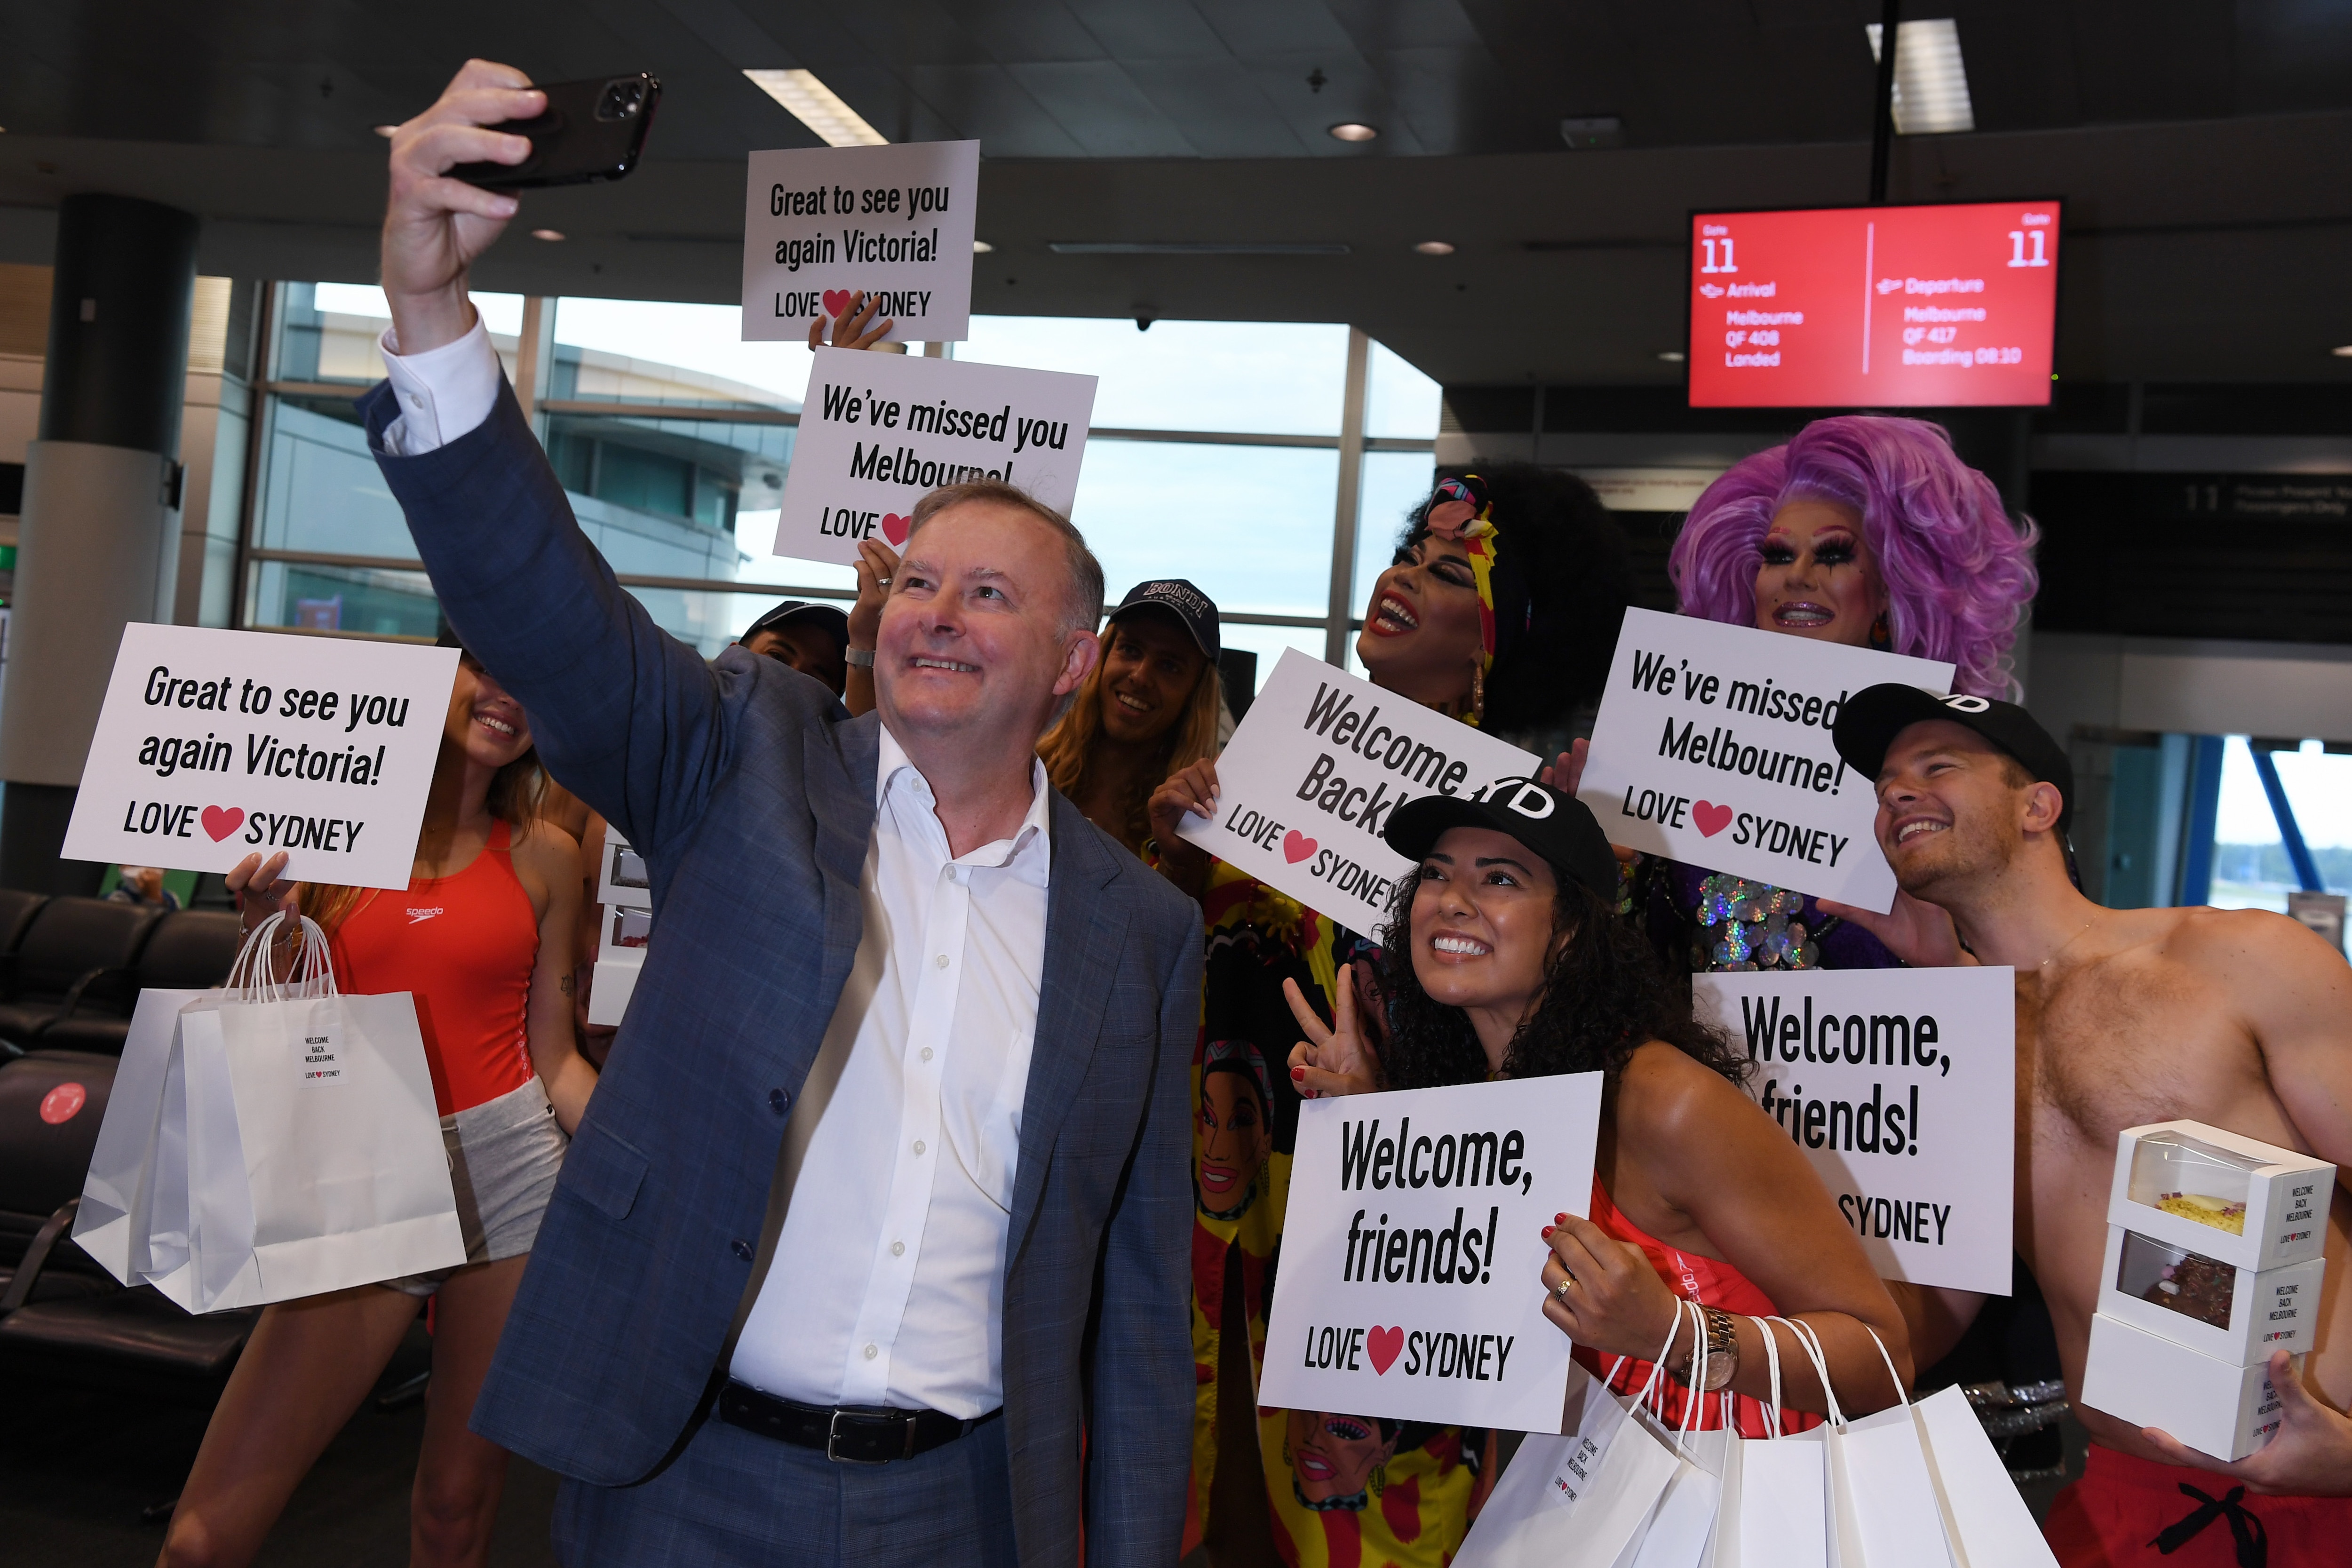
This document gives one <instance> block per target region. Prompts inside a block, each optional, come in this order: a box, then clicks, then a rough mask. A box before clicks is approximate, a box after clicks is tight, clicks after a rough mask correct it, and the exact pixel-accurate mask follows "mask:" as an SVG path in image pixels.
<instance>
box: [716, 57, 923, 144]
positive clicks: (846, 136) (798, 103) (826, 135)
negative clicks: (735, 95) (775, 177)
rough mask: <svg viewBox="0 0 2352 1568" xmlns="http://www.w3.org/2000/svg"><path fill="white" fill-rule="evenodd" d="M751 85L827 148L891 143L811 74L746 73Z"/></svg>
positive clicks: (790, 71) (800, 71)
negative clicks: (815, 136)
mask: <svg viewBox="0 0 2352 1568" xmlns="http://www.w3.org/2000/svg"><path fill="white" fill-rule="evenodd" d="M743 74H744V75H745V76H747V77H750V78H751V85H752V86H754V87H756V88H758V89H760V90H761V92H764V93H766V94H767V95H768V96H769V97H770V98H772V99H774V100H776V101H777V102H778V103H781V104H782V105H783V106H784V107H785V108H786V109H788V110H791V111H792V115H793V119H795V120H797V121H800V122H801V123H802V124H803V125H805V126H807V127H808V128H809V129H810V130H811V131H814V132H816V134H817V139H818V140H819V141H821V142H824V144H825V145H826V146H828V147H879V146H882V145H883V144H884V143H886V142H888V141H889V140H890V139H889V138H888V137H887V136H885V135H883V134H882V132H879V131H877V130H875V129H874V127H872V126H871V125H868V124H866V121H863V120H860V119H859V118H858V117H857V110H854V109H852V108H850V107H849V105H847V104H845V103H844V102H842V101H841V98H840V96H839V95H838V94H837V93H835V91H834V90H833V89H831V88H829V87H827V86H825V85H824V83H823V82H821V81H819V80H817V79H816V73H815V72H814V71H804V70H747V71H745V72H744V73H743Z"/></svg>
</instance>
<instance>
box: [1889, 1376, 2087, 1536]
mask: <svg viewBox="0 0 2352 1568" xmlns="http://www.w3.org/2000/svg"><path fill="white" fill-rule="evenodd" d="M1911 1414H1912V1416H1913V1417H1914V1418H1915V1419H1916V1421H1917V1422H1918V1424H1919V1435H1920V1436H1921V1438H1922V1439H1923V1440H1925V1442H1926V1443H1927V1468H1928V1470H1929V1473H1930V1474H1931V1475H1932V1476H1933V1477H1934V1479H1935V1482H1936V1501H1937V1505H1938V1506H1939V1507H1940V1508H1941V1509H1942V1510H1943V1516H1944V1529H1945V1531H1946V1533H1947V1535H1948V1538H1949V1540H1950V1542H1951V1544H1952V1556H1953V1559H1954V1560H1955V1561H1956V1562H1957V1563H1958V1564H1959V1568H2058V1559H2057V1557H2056V1555H2055V1554H2054V1553H2053V1552H2051V1550H2050V1543H2049V1542H2046V1541H2044V1540H2043V1539H2042V1531H2041V1528H2040V1527H2039V1526H2037V1525H2036V1524H2035V1523H2034V1522H2033V1512H2032V1510H2030V1509H2028V1508H2027V1507H2026V1506H2025V1499H2024V1498H2023V1497H2021V1496H2020V1495H2019V1494H2018V1490H2017V1483H2016V1482H2015V1481H2012V1480H2011V1479H2010V1477H2009V1468H2008V1467H2007V1466H2005V1465H2003V1464H2002V1463H2001V1462H2000V1454H1998V1453H1996V1452H1995V1451H1994V1450H1993V1446H1992V1439H1991V1438H1990V1437H1988V1436H1985V1429H1984V1424H1983V1423H1982V1422H1980V1421H1979V1420H1978V1419H1977V1413H1976V1411H1975V1409H1974V1408H1973V1407H1971V1406H1970V1405H1969V1399H1968V1395H1967V1394H1962V1393H1961V1392H1960V1391H1959V1390H1958V1388H1956V1387H1955V1388H1947V1389H1943V1390H1940V1391H1939V1392H1937V1393H1935V1394H1929V1395H1928V1396H1927V1398H1925V1399H1922V1400H1920V1401H1919V1402H1918V1403H1917V1404H1916V1405H1913V1406H1911Z"/></svg>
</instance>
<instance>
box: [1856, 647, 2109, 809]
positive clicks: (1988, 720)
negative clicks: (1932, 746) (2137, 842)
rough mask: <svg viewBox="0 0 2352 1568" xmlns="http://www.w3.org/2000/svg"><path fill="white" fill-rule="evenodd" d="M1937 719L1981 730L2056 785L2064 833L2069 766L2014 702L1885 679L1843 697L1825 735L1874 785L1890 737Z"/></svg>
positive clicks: (2069, 805)
mask: <svg viewBox="0 0 2352 1568" xmlns="http://www.w3.org/2000/svg"><path fill="white" fill-rule="evenodd" d="M1939 720H1940V721H1944V722H1946V723H1951V724H1958V725H1959V726H1960V727H1961V728H1963V729H1967V730H1973V731H1976V732H1977V733H1978V734H1979V735H1982V736H1983V737H1984V738H1985V739H1986V740H1988V741H1990V742H1992V743H1993V744H1994V745H1996V746H1998V747H2000V749H2001V750H2002V751H2004V752H2008V753H2009V754H2010V755H2011V756H2012V757H2014V758H2016V759H2017V761H2018V762H2019V763H2020V764H2021V765H2022V766H2023V767H2024V769H2025V771H2026V772H2027V773H2032V775H2033V778H2034V780H2035V782H2036V783H2039V784H2056V785H2057V786H2058V798H2059V803H2060V804H2059V808H2058V831H2059V833H2060V834H2061V835H2063V834H2064V833H2065V831H2066V827H2067V825H2068V824H2069V823H2071V822H2073V821H2074V764H2073V763H2070V762H2068V761H2067V760H2066V749H2065V748H2064V747H2063V746H2061V745H2060V744H2059V743H2058V742H2056V741H2054V740H2053V739H2051V736H2050V731H2047V730H2045V729H2043V728H2042V726H2041V724H2040V723H2038V722H2037V721H2035V720H2034V717H2033V715H2032V714H2031V713H2028V712H2027V711H2026V710H2024V709H2022V708H2020V707H2019V706H2018V705H2017V704H2016V703H2014V702H2003V701H2001V700H1999V699H1998V698H1992V697H1971V696H1969V694H1968V693H1967V692H1964V691H1956V692H1954V693H1952V694H1951V695H1950V696H1948V697H1938V696H1937V695H1936V694H1935V693H1934V692H1932V691H1922V690H1921V689H1919V688H1917V687H1916V686H1905V685H1902V684H1900V683H1898V682H1894V681H1889V682H1887V683H1886V684H1885V685H1881V686H1867V687H1864V688H1863V689H1861V690H1860V691H1857V692H1855V693H1854V694H1853V696H1852V697H1849V698H1847V699H1846V700H1845V706H1844V707H1843V708H1841V709H1839V710H1838V717H1837V727H1836V728H1835V729H1834V730H1832V731H1831V735H1832V740H1833V741H1834V742H1835V744H1836V746H1837V752H1838V755H1839V756H1841V757H1843V758H1844V759H1845V765H1846V766H1848V767H1850V768H1852V769H1853V771H1854V772H1855V773H1860V774H1861V775H1862V776H1863V777H1864V779H1866V780H1869V781H1870V782H1871V783H1872V784H1876V783H1877V780H1878V770H1879V769H1880V768H1882V767H1884V766H1885V764H1886V752H1887V748H1888V747H1890V746H1892V745H1894V744H1895V737H1896V736H1897V735H1900V734H1901V733H1903V731H1906V730H1907V729H1909V728H1910V727H1911V726H1912V725H1914V724H1925V723H1929V722H1933V721H1939Z"/></svg>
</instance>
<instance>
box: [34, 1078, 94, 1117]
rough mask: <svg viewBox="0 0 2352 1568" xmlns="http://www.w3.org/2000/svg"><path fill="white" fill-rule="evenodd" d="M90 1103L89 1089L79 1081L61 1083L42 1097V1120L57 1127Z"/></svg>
mask: <svg viewBox="0 0 2352 1568" xmlns="http://www.w3.org/2000/svg"><path fill="white" fill-rule="evenodd" d="M87 1104H89V1090H88V1089H84V1088H82V1086H81V1085H79V1084H78V1083H61V1084H59V1085H58V1087H57V1088H55V1089H51V1090H49V1092H48V1093H47V1094H45V1095H43V1096H42V1097H41V1120H42V1121H46V1122H47V1123H48V1124H49V1125H50V1126H52V1127H55V1126H58V1124H60V1123H62V1122H67V1121H72V1120H73V1119H74V1117H75V1115H76V1114H78V1113H79V1111H80V1110H81V1108H82V1107H83V1106H85V1105H87Z"/></svg>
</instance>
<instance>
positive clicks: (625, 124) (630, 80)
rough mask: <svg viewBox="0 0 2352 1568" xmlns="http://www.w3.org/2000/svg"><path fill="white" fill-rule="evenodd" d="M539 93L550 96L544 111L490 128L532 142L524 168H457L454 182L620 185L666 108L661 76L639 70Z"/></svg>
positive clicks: (518, 186) (521, 186)
mask: <svg viewBox="0 0 2352 1568" xmlns="http://www.w3.org/2000/svg"><path fill="white" fill-rule="evenodd" d="M539 90H540V91H541V92H543V93H545V94H546V95H547V107H546V108H545V109H544V110H541V111H540V112H539V113H538V114H536V115H533V116H532V117H531V118H530V119H529V120H509V121H505V122H503V123H501V124H498V125H493V126H490V127H488V129H490V130H492V131H502V132H506V133H508V134H509V135H511V136H528V137H529V138H530V157H528V158H525V159H524V160H523V161H522V162H521V163H459V164H457V166H456V167H455V168H452V169H451V170H450V171H449V177H450V178H451V179H454V180H463V181H465V182H466V183H467V184H469V185H479V186H481V187H482V188H483V189H484V190H489V191H520V190H530V189H534V188H537V187H539V186H543V185H584V184H595V183H597V182H599V181H604V180H617V179H620V178H622V177H623V176H624V175H625V174H628V172H629V171H630V170H632V169H634V168H635V167H636V166H637V159H638V157H639V155H640V154H642V153H644V152H645V150H646V131H648V130H649V129H651V127H652V125H653V122H654V108H655V106H656V105H657V104H659V103H660V102H661V90H662V89H661V81H660V79H658V78H656V77H652V76H648V75H646V73H645V72H643V71H640V72H638V73H637V74H636V75H635V76H613V77H596V78H593V79H589V80H586V81H558V82H549V83H546V84H544V85H542V86H541V88H540V89H539Z"/></svg>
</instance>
